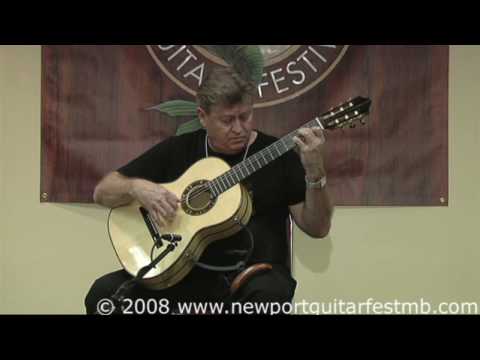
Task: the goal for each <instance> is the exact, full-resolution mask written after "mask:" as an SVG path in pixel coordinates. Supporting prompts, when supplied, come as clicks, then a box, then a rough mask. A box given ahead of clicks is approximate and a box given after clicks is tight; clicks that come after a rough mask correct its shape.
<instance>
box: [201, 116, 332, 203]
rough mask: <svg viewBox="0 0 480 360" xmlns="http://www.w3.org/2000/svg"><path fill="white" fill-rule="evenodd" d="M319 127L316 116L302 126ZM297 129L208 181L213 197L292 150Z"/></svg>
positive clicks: (321, 123) (319, 121) (320, 121)
mask: <svg viewBox="0 0 480 360" xmlns="http://www.w3.org/2000/svg"><path fill="white" fill-rule="evenodd" d="M305 127H308V128H313V127H321V128H324V126H323V122H322V120H321V119H320V118H316V119H314V120H312V121H310V122H309V123H308V124H306V125H304V126H303V128H305ZM297 133H298V130H295V131H293V132H291V133H290V134H288V135H286V136H284V137H283V138H281V139H280V140H278V141H276V142H275V143H273V144H271V145H270V146H268V147H266V148H265V149H263V150H262V151H259V152H258V153H256V154H254V155H252V156H250V157H249V158H247V159H246V160H245V161H243V162H241V163H239V164H237V165H235V166H234V167H233V168H232V169H230V170H229V171H228V172H226V173H225V174H223V175H221V176H219V177H217V178H216V179H214V180H212V181H211V182H210V183H209V187H210V192H211V193H212V195H213V196H214V197H218V196H219V195H221V194H223V193H224V192H226V191H228V190H229V189H231V188H232V187H234V186H236V185H238V184H240V183H241V182H242V181H243V180H245V179H246V178H248V177H249V176H250V175H252V174H254V173H255V172H257V171H258V170H260V169H262V168H264V167H265V166H267V165H268V164H270V163H271V162H273V161H275V160H276V159H278V158H280V157H281V156H283V155H284V154H286V153H287V152H289V151H290V150H292V149H293V148H294V147H295V146H296V144H295V142H294V141H293V138H294V137H295V136H296V135H297Z"/></svg>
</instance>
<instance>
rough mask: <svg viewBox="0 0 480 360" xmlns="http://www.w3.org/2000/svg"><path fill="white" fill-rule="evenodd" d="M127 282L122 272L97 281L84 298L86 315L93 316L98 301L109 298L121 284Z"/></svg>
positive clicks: (126, 277)
mask: <svg viewBox="0 0 480 360" xmlns="http://www.w3.org/2000/svg"><path fill="white" fill-rule="evenodd" d="M127 280H128V275H127V274H126V273H125V272H123V271H119V272H116V273H112V274H108V275H105V276H103V277H101V278H99V279H97V280H96V281H95V282H94V283H93V285H92V287H91V288H90V290H89V291H88V293H87V296H86V297H85V308H86V310H87V314H88V315H92V314H95V312H96V311H97V305H98V303H99V302H100V300H103V299H108V298H110V297H111V296H112V295H113V294H114V293H115V291H116V290H117V289H118V288H119V287H120V286H121V285H122V283H123V282H125V281H127Z"/></svg>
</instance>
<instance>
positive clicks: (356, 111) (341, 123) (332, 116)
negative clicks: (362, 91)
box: [320, 97, 372, 130]
mask: <svg viewBox="0 0 480 360" xmlns="http://www.w3.org/2000/svg"><path fill="white" fill-rule="evenodd" d="M371 105H372V101H371V100H370V99H367V98H363V97H356V98H355V99H352V100H349V101H347V102H345V103H344V104H342V105H340V106H337V107H336V108H333V109H331V110H329V111H328V112H326V113H325V114H323V115H322V117H321V118H320V121H321V122H322V124H323V126H324V128H325V129H327V130H336V129H342V128H344V127H352V128H353V127H355V126H356V124H357V123H358V122H360V123H361V124H362V125H365V123H366V121H365V117H366V116H367V115H369V114H370V107H371Z"/></svg>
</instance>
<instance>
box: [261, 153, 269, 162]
mask: <svg viewBox="0 0 480 360" xmlns="http://www.w3.org/2000/svg"><path fill="white" fill-rule="evenodd" d="M263 153H264V151H262V152H260V155H262V158H263V161H265V165H266V164H268V161H267V159H265V156H264V154H263Z"/></svg>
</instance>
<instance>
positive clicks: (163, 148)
mask: <svg viewBox="0 0 480 360" xmlns="http://www.w3.org/2000/svg"><path fill="white" fill-rule="evenodd" d="M173 142H174V141H173V138H169V139H167V140H165V141H163V142H161V143H160V144H157V145H155V146H154V147H153V148H151V149H150V150H148V151H146V152H145V153H144V154H142V155H140V156H139V157H138V158H136V159H135V160H132V161H131V162H129V163H128V164H127V165H125V166H123V167H121V168H120V169H118V170H117V171H118V172H119V173H120V174H122V175H123V176H126V177H129V178H140V179H145V180H148V181H152V182H157V183H159V182H164V181H166V176H167V173H166V169H168V167H169V166H170V160H171V158H172V154H173V153H174V152H173V146H174V145H173Z"/></svg>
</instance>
